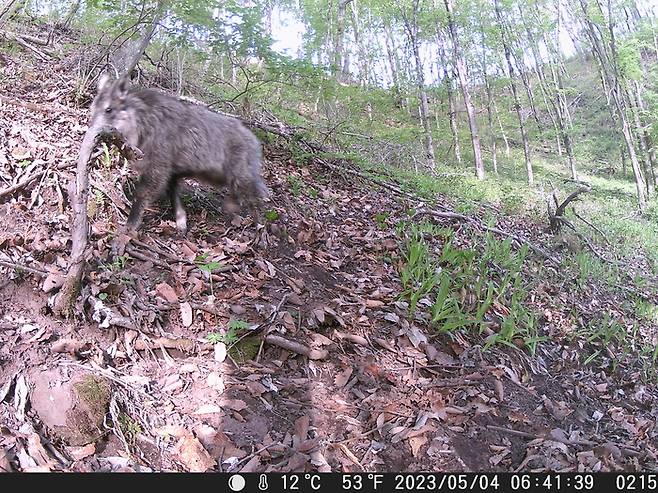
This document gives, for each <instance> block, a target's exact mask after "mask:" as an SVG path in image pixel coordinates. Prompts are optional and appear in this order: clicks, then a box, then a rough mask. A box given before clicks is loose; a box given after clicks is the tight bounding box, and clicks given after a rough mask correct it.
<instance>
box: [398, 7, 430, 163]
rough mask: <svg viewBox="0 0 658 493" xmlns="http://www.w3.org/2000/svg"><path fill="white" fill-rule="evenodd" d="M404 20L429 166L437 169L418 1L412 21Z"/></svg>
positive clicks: (405, 16) (413, 9) (405, 18)
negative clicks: (426, 86)
mask: <svg viewBox="0 0 658 493" xmlns="http://www.w3.org/2000/svg"><path fill="white" fill-rule="evenodd" d="M403 20H404V25H405V29H406V30H407V35H408V36H409V42H410V43H411V49H412V51H413V56H414V62H415V68H416V84H417V86H418V92H419V97H420V120H421V124H422V125H423V131H424V133H425V153H426V157H427V166H428V167H430V168H431V169H433V168H435V167H436V160H435V157H434V143H433V142H432V129H431V128H430V124H429V118H428V114H429V104H428V102H427V90H426V88H425V77H424V75H423V64H422V62H421V60H420V51H419V48H418V0H413V1H412V13H411V19H409V18H408V16H407V15H406V14H404V13H403Z"/></svg>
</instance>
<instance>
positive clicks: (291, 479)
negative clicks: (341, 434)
mask: <svg viewBox="0 0 658 493" xmlns="http://www.w3.org/2000/svg"><path fill="white" fill-rule="evenodd" d="M46 476H47V478H46ZM13 481H16V482H18V483H20V486H22V487H25V486H28V484H27V483H29V482H31V481H37V482H40V481H47V483H45V484H47V485H48V486H49V487H51V488H52V487H54V486H56V484H55V483H57V482H58V481H62V482H69V481H70V482H72V483H78V485H80V483H89V484H88V486H93V485H92V484H91V483H93V482H96V481H102V482H104V483H105V482H106V481H111V483H105V484H106V486H111V487H113V488H116V487H117V486H120V484H121V483H123V482H126V481H129V482H131V483H133V484H134V485H135V486H149V485H147V484H146V483H152V485H150V486H154V487H163V486H166V487H168V488H176V491H182V492H183V493H187V492H190V491H202V490H196V488H203V491H217V492H236V493H237V492H248V493H252V492H271V493H278V492H304V493H307V492H308V493H313V492H364V493H365V492H378V493H379V492H381V493H388V492H396V491H421V492H425V491H427V492H431V491H444V492H452V491H455V492H456V491H468V492H475V493H477V492H551V491H555V492H589V491H591V492H610V491H631V492H635V491H638V492H639V491H647V492H648V491H652V492H654V491H656V489H657V487H658V473H649V472H647V473H359V474H339V473H329V474H320V473H287V474H275V473H263V474H259V473H248V474H227V473H204V474H183V473H148V474H104V473H90V474H55V475H50V474H48V475H40V474H32V475H25V474H5V475H0V488H3V489H4V488H6V487H7V486H9V484H8V483H11V482H13ZM161 481H162V483H160V482H161ZM139 483H143V484H142V485H140V484H139ZM62 486H64V485H62ZM209 487H210V488H212V489H211V490H208V488H209ZM182 488H184V490H183V489H182ZM5 491H7V490H6V489H5Z"/></svg>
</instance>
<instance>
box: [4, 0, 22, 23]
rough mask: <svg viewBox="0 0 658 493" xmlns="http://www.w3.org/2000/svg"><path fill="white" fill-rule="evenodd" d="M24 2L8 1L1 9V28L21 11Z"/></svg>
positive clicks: (19, 0)
mask: <svg viewBox="0 0 658 493" xmlns="http://www.w3.org/2000/svg"><path fill="white" fill-rule="evenodd" d="M23 3H24V0H6V1H5V2H4V3H3V4H2V6H1V7H0V27H2V25H3V24H4V23H5V22H7V21H8V20H9V19H11V17H12V16H13V15H14V14H15V13H16V12H18V11H19V10H20V8H21V7H22V6H23Z"/></svg>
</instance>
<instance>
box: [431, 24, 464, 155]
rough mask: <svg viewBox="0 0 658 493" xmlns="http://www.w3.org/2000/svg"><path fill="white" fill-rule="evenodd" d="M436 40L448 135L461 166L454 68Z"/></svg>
mask: <svg viewBox="0 0 658 493" xmlns="http://www.w3.org/2000/svg"><path fill="white" fill-rule="evenodd" d="M437 37H439V39H437V45H438V48H439V60H440V61H441V65H442V66H443V70H444V74H445V77H444V82H445V85H446V93H447V95H448V119H449V121H450V133H451V134H452V148H453V151H454V153H455V159H457V163H459V164H461V162H462V152H461V147H460V144H459V131H458V128H457V108H456V104H455V91H454V90H453V87H452V81H453V80H454V79H455V73H454V68H453V67H452V64H448V59H447V57H446V54H445V49H444V47H443V43H442V40H441V39H440V36H437Z"/></svg>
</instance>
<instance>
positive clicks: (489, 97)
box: [480, 26, 498, 174]
mask: <svg viewBox="0 0 658 493" xmlns="http://www.w3.org/2000/svg"><path fill="white" fill-rule="evenodd" d="M480 31H481V34H482V77H483V78H484V87H485V90H486V93H487V123H488V125H489V133H490V136H491V160H492V165H493V171H494V173H495V174H498V152H497V150H496V133H495V132H494V128H493V110H492V102H493V95H492V91H491V83H490V82H489V75H488V74H487V46H486V41H485V37H484V27H483V26H480Z"/></svg>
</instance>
